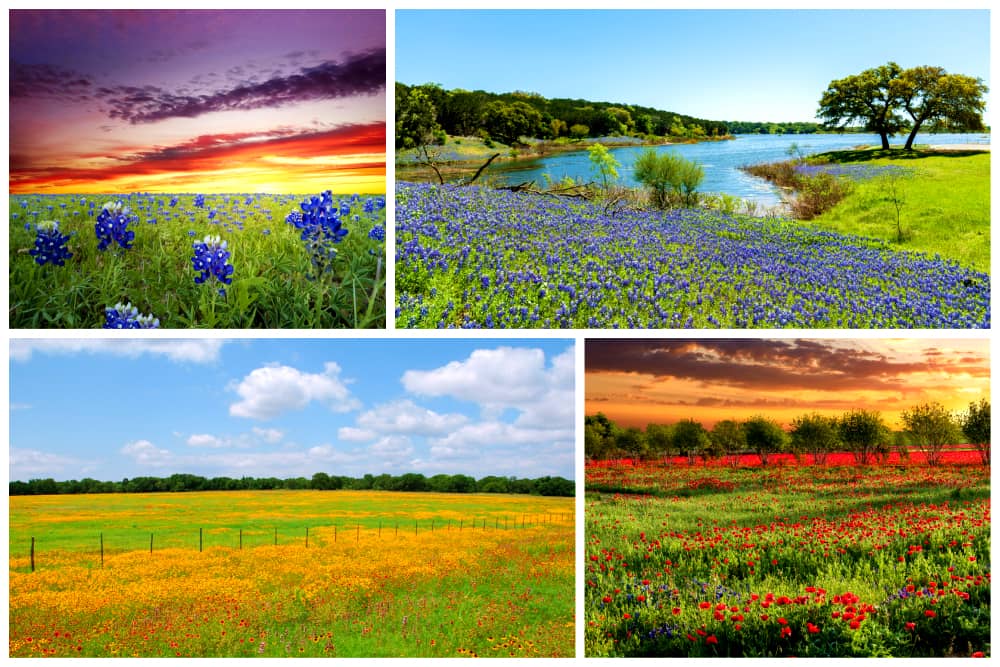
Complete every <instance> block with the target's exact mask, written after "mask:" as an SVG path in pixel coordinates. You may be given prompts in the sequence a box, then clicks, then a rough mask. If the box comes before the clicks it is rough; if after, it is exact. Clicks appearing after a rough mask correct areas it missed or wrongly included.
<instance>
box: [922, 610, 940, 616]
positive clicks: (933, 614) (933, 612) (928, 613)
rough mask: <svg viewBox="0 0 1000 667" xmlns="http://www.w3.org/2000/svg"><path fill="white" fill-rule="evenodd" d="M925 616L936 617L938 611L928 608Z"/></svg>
mask: <svg viewBox="0 0 1000 667" xmlns="http://www.w3.org/2000/svg"><path fill="white" fill-rule="evenodd" d="M924 616H926V617H927V618H934V617H935V616H937V612H936V611H934V610H933V609H926V610H924Z"/></svg>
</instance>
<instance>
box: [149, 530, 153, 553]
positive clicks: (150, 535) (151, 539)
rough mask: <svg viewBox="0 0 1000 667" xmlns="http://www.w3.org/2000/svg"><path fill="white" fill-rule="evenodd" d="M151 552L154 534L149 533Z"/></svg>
mask: <svg viewBox="0 0 1000 667" xmlns="http://www.w3.org/2000/svg"><path fill="white" fill-rule="evenodd" d="M149 553H153V534H152V533H150V534H149Z"/></svg>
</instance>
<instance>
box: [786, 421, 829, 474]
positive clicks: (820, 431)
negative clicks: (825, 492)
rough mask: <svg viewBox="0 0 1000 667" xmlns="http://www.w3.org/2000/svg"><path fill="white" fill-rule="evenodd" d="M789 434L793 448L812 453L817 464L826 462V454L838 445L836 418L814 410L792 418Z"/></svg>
mask: <svg viewBox="0 0 1000 667" xmlns="http://www.w3.org/2000/svg"><path fill="white" fill-rule="evenodd" d="M790 435H791V443H792V448H793V450H794V451H795V452H796V453H799V454H812V455H813V461H814V462H815V463H817V464H819V465H823V464H824V463H826V457H827V455H828V454H829V453H830V452H834V451H837V449H838V448H839V447H840V436H839V433H838V431H837V420H836V419H835V418H833V417H827V416H825V415H821V414H819V413H815V412H813V413H810V414H807V415H802V416H801V417H797V418H796V419H794V420H793V421H792V430H791V433H790Z"/></svg>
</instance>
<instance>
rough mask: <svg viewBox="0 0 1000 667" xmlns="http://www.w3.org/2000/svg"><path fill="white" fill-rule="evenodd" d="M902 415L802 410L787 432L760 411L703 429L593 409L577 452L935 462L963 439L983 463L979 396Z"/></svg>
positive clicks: (986, 441) (985, 413) (984, 430)
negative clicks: (619, 417)
mask: <svg viewBox="0 0 1000 667" xmlns="http://www.w3.org/2000/svg"><path fill="white" fill-rule="evenodd" d="M902 421H903V425H904V428H903V429H902V430H898V431H893V430H891V429H890V428H889V427H888V426H887V425H886V423H885V421H884V419H883V418H882V415H881V413H879V412H878V411H877V410H863V409H856V410H850V411H848V412H845V413H843V414H842V415H840V416H828V415H822V414H819V413H815V412H813V413H809V414H804V415H801V416H799V417H797V418H796V419H794V420H793V421H792V424H791V427H790V428H789V429H788V430H786V429H784V428H782V427H781V425H779V424H778V423H777V422H776V421H774V420H773V419H769V418H768V417H765V416H761V415H758V416H754V417H751V418H750V419H747V420H744V421H739V420H735V419H725V420H722V421H719V422H717V423H716V424H715V426H713V427H712V428H711V430H709V429H706V428H705V427H704V426H702V424H701V423H700V422H698V421H696V420H694V419H682V420H680V421H678V422H676V423H674V424H649V425H647V426H646V428H645V430H643V429H639V428H636V427H621V426H619V425H618V424H615V423H614V422H612V421H611V420H610V419H608V418H607V417H606V416H605V415H604V414H602V413H597V414H596V415H587V416H586V418H585V421H584V451H585V454H586V456H587V458H588V459H593V460H601V459H614V458H623V457H628V458H635V459H654V458H660V457H671V456H686V457H687V458H688V459H689V461H690V462H691V463H694V462H696V461H697V460H698V459H699V458H701V459H703V460H704V461H709V460H712V459H720V458H723V457H725V458H726V459H727V461H728V462H729V463H730V464H731V465H734V466H735V465H739V462H740V457H741V456H742V455H744V454H748V453H750V454H756V455H757V456H758V457H760V460H761V464H762V465H764V466H766V465H767V463H768V459H769V457H770V456H771V455H773V454H777V453H781V452H789V453H792V454H794V455H796V456H802V455H806V454H808V455H811V456H812V457H813V460H814V461H815V462H816V463H817V464H820V465H822V464H824V463H825V462H826V460H827V457H828V456H829V454H831V453H833V452H849V453H851V454H852V455H853V457H854V460H855V462H856V463H859V464H868V463H876V462H878V461H883V460H886V459H887V458H888V456H889V454H891V453H892V452H894V451H895V452H898V453H899V454H900V455H901V456H902V457H903V458H907V457H908V456H909V451H910V449H911V448H912V449H915V450H919V451H921V452H922V453H923V454H924V456H925V458H926V460H927V463H928V464H930V465H938V464H939V463H941V461H942V459H943V455H944V452H945V449H946V446H947V445H951V444H955V443H957V442H960V441H962V440H964V441H965V442H967V443H968V444H970V445H972V446H973V448H975V450H976V451H977V452H978V453H979V456H980V460H981V461H982V463H983V465H989V463H990V403H989V401H987V400H985V399H983V400H980V401H979V402H977V403H970V404H969V407H968V409H967V410H966V411H964V412H960V413H958V414H953V413H951V412H949V411H948V410H946V409H945V408H944V407H943V406H942V405H941V404H940V403H925V404H922V405H916V406H914V407H912V408H910V409H909V410H905V411H904V412H903V413H902Z"/></svg>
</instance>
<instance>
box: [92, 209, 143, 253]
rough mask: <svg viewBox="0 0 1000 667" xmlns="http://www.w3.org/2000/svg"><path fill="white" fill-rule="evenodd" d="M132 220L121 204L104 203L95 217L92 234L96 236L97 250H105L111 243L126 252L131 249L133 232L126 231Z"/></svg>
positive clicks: (133, 237)
mask: <svg viewBox="0 0 1000 667" xmlns="http://www.w3.org/2000/svg"><path fill="white" fill-rule="evenodd" d="M131 221H132V219H131V218H130V217H129V210H128V208H127V207H125V206H123V205H122V203H121V202H115V203H114V204H112V203H111V202H108V203H106V204H105V205H104V206H103V207H102V208H101V212H100V214H98V216H97V223H96V224H95V225H94V233H95V234H97V241H98V244H97V249H98V250H107V248H108V246H109V245H111V244H112V243H113V242H114V243H117V244H118V245H119V246H121V247H122V248H124V249H126V250H128V249H129V248H131V247H132V241H133V240H134V239H135V232H133V231H131V230H129V229H128V225H129V223H130V222H131Z"/></svg>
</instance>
